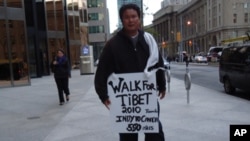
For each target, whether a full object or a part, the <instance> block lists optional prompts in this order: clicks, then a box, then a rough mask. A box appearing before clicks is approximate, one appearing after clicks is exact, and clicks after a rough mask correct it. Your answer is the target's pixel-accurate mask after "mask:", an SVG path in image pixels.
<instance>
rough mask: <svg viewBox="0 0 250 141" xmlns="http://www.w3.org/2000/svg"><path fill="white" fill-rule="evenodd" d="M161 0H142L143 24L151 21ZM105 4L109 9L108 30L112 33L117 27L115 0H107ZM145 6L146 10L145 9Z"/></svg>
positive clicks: (159, 6)
mask: <svg viewBox="0 0 250 141" xmlns="http://www.w3.org/2000/svg"><path fill="white" fill-rule="evenodd" d="M161 1H162V0H143V4H144V13H146V14H145V16H144V25H149V24H151V23H152V20H153V15H152V13H155V12H156V11H158V10H159V9H160V8H161ZM107 5H108V9H109V19H110V32H111V33H112V32H113V31H114V30H115V29H117V25H118V13H117V0H107ZM146 7H148V8H147V10H146Z"/></svg>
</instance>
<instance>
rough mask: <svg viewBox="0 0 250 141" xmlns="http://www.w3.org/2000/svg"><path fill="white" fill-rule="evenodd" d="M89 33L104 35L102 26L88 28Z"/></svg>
mask: <svg viewBox="0 0 250 141" xmlns="http://www.w3.org/2000/svg"><path fill="white" fill-rule="evenodd" d="M89 33H104V26H90V27H89Z"/></svg>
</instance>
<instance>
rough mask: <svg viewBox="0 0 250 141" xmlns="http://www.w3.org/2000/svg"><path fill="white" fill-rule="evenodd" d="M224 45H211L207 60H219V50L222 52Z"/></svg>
mask: <svg viewBox="0 0 250 141" xmlns="http://www.w3.org/2000/svg"><path fill="white" fill-rule="evenodd" d="M223 48H224V47H223V46H214V47H210V48H209V50H208V53H207V61H208V62H211V61H212V62H217V61H219V58H220V56H219V54H218V53H219V52H221V51H222V50H223Z"/></svg>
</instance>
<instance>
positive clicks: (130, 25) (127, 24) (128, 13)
mask: <svg viewBox="0 0 250 141" xmlns="http://www.w3.org/2000/svg"><path fill="white" fill-rule="evenodd" d="M122 23H123V27H124V28H125V30H127V31H128V32H135V31H137V30H138V29H139V27H140V18H139V16H138V14H137V12H136V11H135V10H133V9H127V10H125V12H124V13H123V16H122Z"/></svg>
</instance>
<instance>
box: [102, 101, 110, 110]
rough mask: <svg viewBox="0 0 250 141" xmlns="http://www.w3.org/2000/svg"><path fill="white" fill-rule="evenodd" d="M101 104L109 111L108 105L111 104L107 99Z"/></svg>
mask: <svg viewBox="0 0 250 141" xmlns="http://www.w3.org/2000/svg"><path fill="white" fill-rule="evenodd" d="M103 104H104V105H105V106H106V108H107V109H109V110H110V108H109V106H110V104H111V101H110V100H109V99H107V100H105V101H104V102H103Z"/></svg>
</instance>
